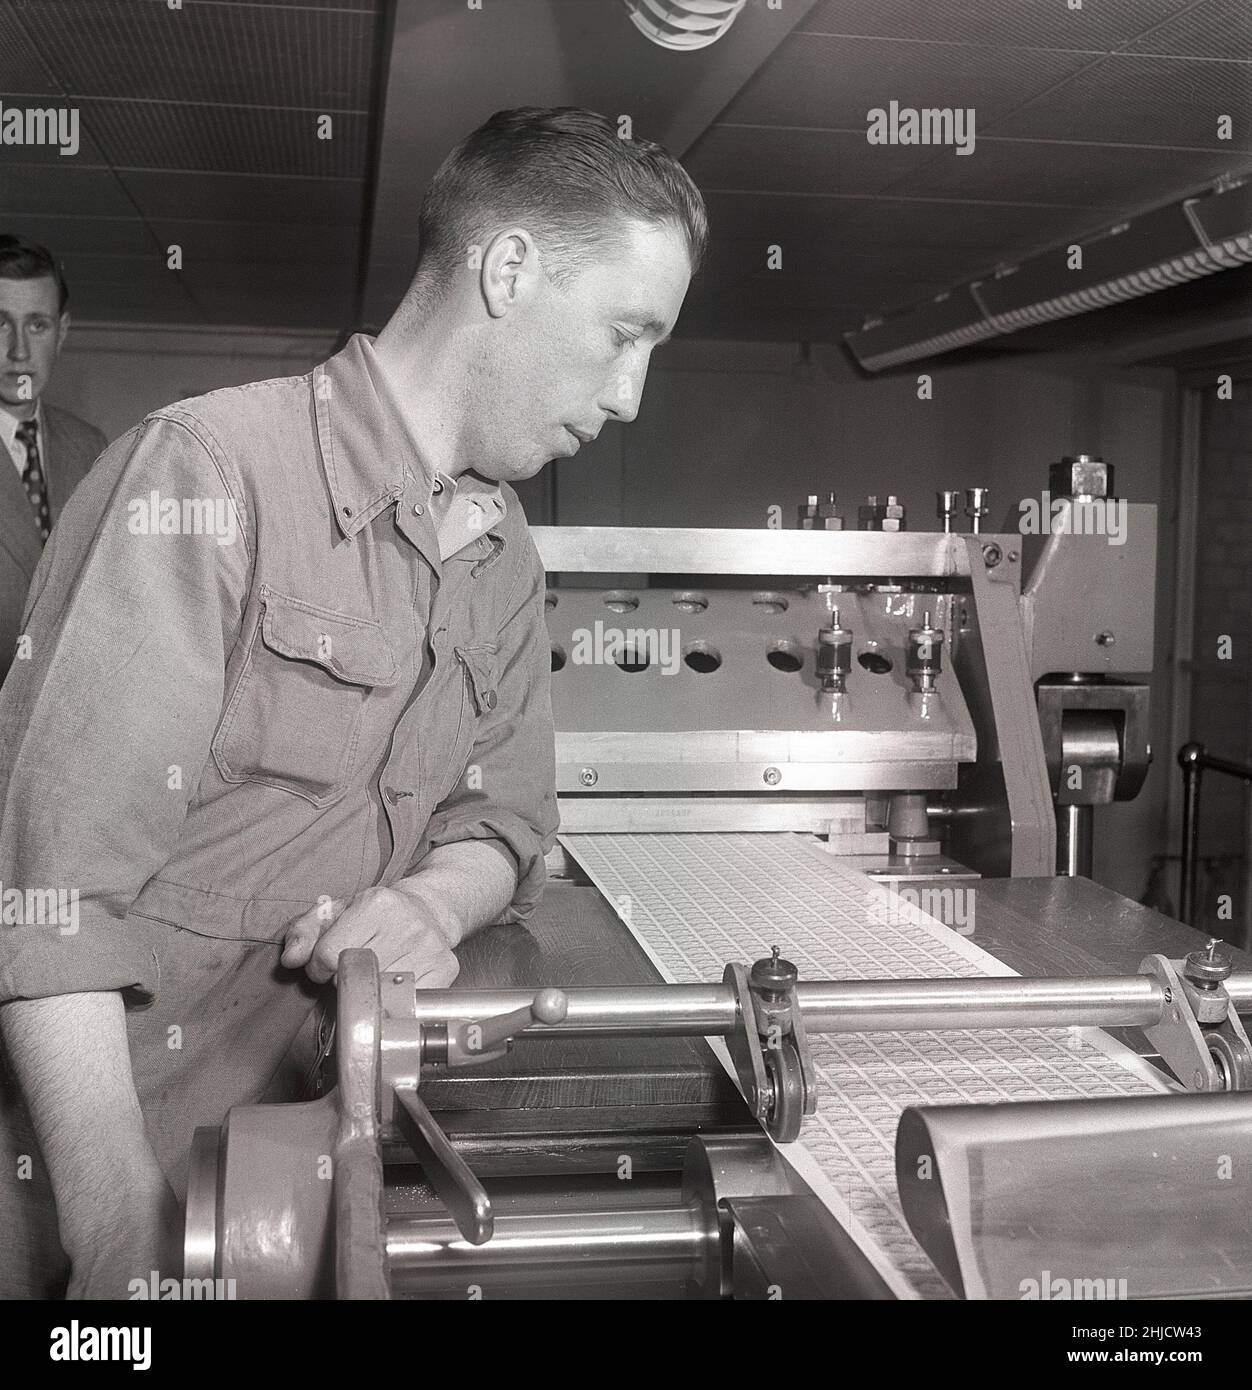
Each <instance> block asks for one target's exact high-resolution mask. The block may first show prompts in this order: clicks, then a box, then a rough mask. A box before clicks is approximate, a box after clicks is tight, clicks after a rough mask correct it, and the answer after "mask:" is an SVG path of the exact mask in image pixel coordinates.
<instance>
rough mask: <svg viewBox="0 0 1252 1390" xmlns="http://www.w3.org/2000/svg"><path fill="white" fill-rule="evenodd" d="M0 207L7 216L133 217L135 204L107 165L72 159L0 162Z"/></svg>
mask: <svg viewBox="0 0 1252 1390" xmlns="http://www.w3.org/2000/svg"><path fill="white" fill-rule="evenodd" d="M0 209H3V213H4V216H5V218H6V219H8V218H14V217H22V216H26V215H29V216H33V217H39V216H44V217H73V216H75V215H77V214H80V213H83V212H86V211H87V210H88V209H90V211H91V212H92V213H93V214H95V215H96V216H106V217H133V216H134V215H135V205H134V203H133V202H131V200H130V199H129V198H127V196H126V194H125V192H124V190H123V189H122V186H121V184H120V183H119V182H118V180H117V178H116V177H115V176H114V175H113V174H112V173H110V171H109V170H108V169H79V168H77V167H76V166H75V163H74V161H73V160H71V159H64V160H61V162H60V163H58V164H56V165H54V166H51V167H49V166H45V165H41V164H35V163H21V164H9V163H8V162H7V161H6V162H5V163H4V164H2V165H0Z"/></svg>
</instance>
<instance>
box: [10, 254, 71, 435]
mask: <svg viewBox="0 0 1252 1390" xmlns="http://www.w3.org/2000/svg"><path fill="white" fill-rule="evenodd" d="M57 305H58V295H57V282H56V281H55V280H54V279H53V278H52V276H51V275H44V276H41V277H40V278H39V279H38V280H6V279H4V278H2V277H0V403H3V404H4V405H7V406H12V407H14V408H16V409H19V410H20V409H22V408H23V407H29V406H30V405H31V403H32V402H33V401H37V400H38V399H39V397H40V396H41V395H42V394H43V390H44V388H45V387H46V386H47V384H48V378H49V377H50V376H51V375H52V366H53V363H54V362H55V361H56V360H57V355H58V354H59V353H60V351H61V344H62V343H63V342H64V341H65V332H66V329H67V328H68V327H69V315H68V314H61V313H58V312H57Z"/></svg>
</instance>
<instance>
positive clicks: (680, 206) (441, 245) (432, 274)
mask: <svg viewBox="0 0 1252 1390" xmlns="http://www.w3.org/2000/svg"><path fill="white" fill-rule="evenodd" d="M626 219H633V220H635V221H639V222H643V223H646V224H648V225H650V226H660V225H662V224H665V223H671V224H673V225H674V226H676V227H677V228H678V229H679V231H681V232H682V234H683V236H684V237H685V238H686V242H687V252H688V256H689V258H690V261H691V273H692V274H693V275H694V274H695V273H696V271H697V270H698V269H699V267H700V262H701V261H702V260H703V258H704V252H705V247H706V246H707V244H708V218H707V216H706V214H705V210H704V199H703V198H702V197H701V196H700V190H699V189H698V188H697V187H696V186H695V184H694V183H692V181H691V177H690V175H689V174H688V173H687V171H686V170H685V169H684V168H683V167H682V165H681V164H679V162H678V161H677V160H676V159H675V158H674V156H673V155H672V154H670V153H669V151H668V150H665V149H663V148H662V147H661V146H660V145H658V144H655V143H654V142H653V141H651V140H634V139H630V140H627V139H623V138H622V137H621V136H619V134H618V128H617V126H616V125H615V124H614V123H613V122H612V121H610V120H608V119H607V118H606V117H604V116H601V115H598V114H597V113H596V112H594V111H584V110H582V109H580V108H579V107H577V106H555V107H542V106H520V107H515V108H514V109H512V110H509V111H497V112H496V113H495V115H494V116H492V117H491V119H490V120H489V121H487V123H486V124H485V125H481V126H479V128H478V129H477V130H475V131H474V132H473V133H472V134H470V135H468V136H466V138H465V139H464V140H462V141H461V143H460V144H459V145H458V146H457V147H456V148H455V149H454V150H453V151H452V153H451V154H449V155H448V157H447V158H446V159H445V160H444V161H443V163H442V164H441V165H440V166H439V169H438V170H437V172H436V173H435V176H434V178H433V179H432V180H431V183H430V187H429V188H428V189H427V190H426V196H425V197H424V198H423V200H422V208H421V214H420V217H419V221H418V275H419V277H420V278H421V279H423V280H425V279H427V278H428V277H429V279H430V280H432V281H433V282H434V284H435V286H436V287H437V292H438V289H440V288H442V287H443V286H444V285H447V284H448V283H449V282H450V281H451V279H452V277H453V276H454V275H455V274H456V273H457V272H458V271H460V270H462V269H464V267H465V266H466V264H467V252H468V249H469V247H470V246H472V245H485V244H486V242H487V241H489V240H490V239H491V237H492V236H494V235H495V234H496V232H498V231H501V230H503V228H505V227H507V226H510V225H512V224H518V225H521V226H525V227H527V228H528V229H529V230H531V231H532V232H533V234H534V236H535V240H536V241H537V242H538V244H539V249H540V254H541V256H542V258H543V261H542V263H543V265H544V267H545V269H546V270H547V273H548V274H549V275H550V276H551V278H552V279H554V280H556V281H557V282H558V283H561V282H564V281H566V280H568V279H569V278H570V277H572V276H573V275H574V274H576V273H577V272H578V271H579V270H581V269H584V268H585V267H586V266H587V265H589V264H590V263H591V262H592V260H594V258H595V253H596V251H597V250H598V249H603V248H605V247H606V246H613V245H616V244H620V242H621V240H622V239H623V233H622V230H621V229H620V228H617V227H615V226H614V224H615V223H620V222H621V221H623V220H626Z"/></svg>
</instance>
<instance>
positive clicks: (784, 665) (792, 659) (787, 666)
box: [765, 642, 804, 672]
mask: <svg viewBox="0 0 1252 1390" xmlns="http://www.w3.org/2000/svg"><path fill="white" fill-rule="evenodd" d="M765 660H766V661H768V662H769V664H770V665H771V666H772V667H773V668H774V670H775V671H788V672H790V671H798V670H799V669H800V668H801V667H802V666H803V665H804V651H803V648H802V647H801V646H800V644H799V642H775V643H774V645H773V646H772V647H771V648H770V649H769V651H767V652H766V653H765Z"/></svg>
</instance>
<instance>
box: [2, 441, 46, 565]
mask: <svg viewBox="0 0 1252 1390" xmlns="http://www.w3.org/2000/svg"><path fill="white" fill-rule="evenodd" d="M0 545H3V546H4V548H5V549H6V550H7V551H8V552H9V554H10V555H12V556H13V558H14V559H15V560H16V561H17V563H18V564H19V565H20V566H21V568H22V571H23V573H24V574H25V575H26V577H27V578H28V579H29V578H30V577H31V576H32V575H33V574H34V573H35V566H36V565H37V564H38V563H39V556H40V552H41V551H42V549H43V547H42V546H41V545H40V543H39V527H38V525H37V524H36V522H35V511H34V508H33V507H32V506H31V505H30V498H29V497H27V496H26V489H25V488H24V487H23V486H22V480H21V478H20V477H19V476H18V472H17V469H16V468H15V467H14V466H13V460H12V459H11V458H9V455H8V452H7V450H5V451H4V456H3V457H0Z"/></svg>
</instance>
